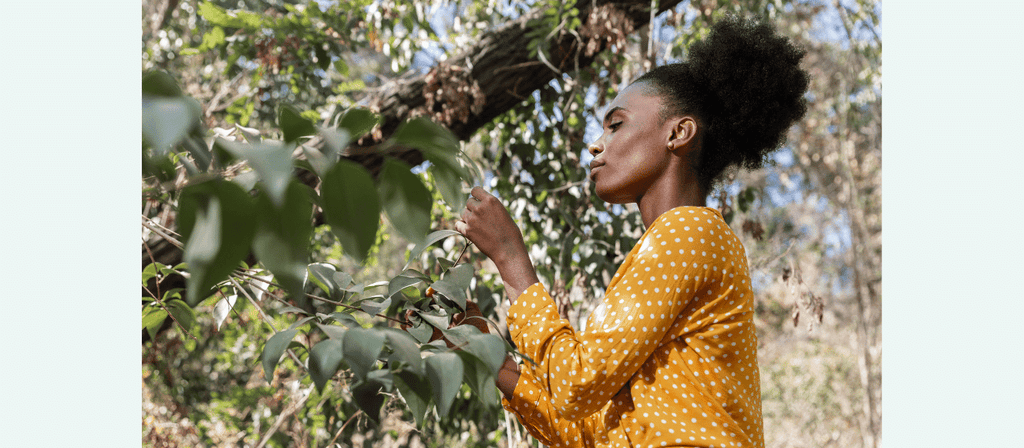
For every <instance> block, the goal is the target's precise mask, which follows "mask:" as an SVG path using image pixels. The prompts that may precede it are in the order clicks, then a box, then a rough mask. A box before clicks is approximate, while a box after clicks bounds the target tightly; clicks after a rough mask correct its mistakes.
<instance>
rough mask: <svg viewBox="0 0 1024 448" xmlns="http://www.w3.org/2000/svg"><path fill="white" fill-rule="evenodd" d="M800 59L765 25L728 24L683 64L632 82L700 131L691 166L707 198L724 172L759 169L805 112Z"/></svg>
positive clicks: (701, 43)
mask: <svg viewBox="0 0 1024 448" xmlns="http://www.w3.org/2000/svg"><path fill="white" fill-rule="evenodd" d="M803 55H804V51H803V50H801V49H799V48H797V47H795V46H794V45H793V44H792V43H791V42H790V41H789V39H787V38H785V37H783V36H780V35H778V34H777V33H776V32H775V29H774V28H773V27H772V26H771V25H770V24H767V23H763V22H759V21H756V20H753V19H745V18H740V17H735V16H731V17H727V18H724V19H721V20H719V21H718V22H717V23H715V24H714V25H713V26H712V28H711V32H710V34H709V35H708V36H707V37H706V38H704V39H702V40H700V41H698V42H695V43H694V44H692V45H691V46H690V48H689V54H688V57H687V60H686V62H684V63H681V64H671V65H666V66H662V67H658V68H655V69H654V70H652V71H651V72H648V73H647V74H645V75H644V76H641V77H640V79H638V80H637V81H641V80H644V81H649V82H653V83H654V84H655V86H656V87H657V88H658V89H659V90H661V91H662V92H663V93H664V94H667V96H668V97H669V98H666V100H667V101H666V103H667V105H668V106H669V108H670V109H672V110H671V111H670V112H672V113H693V114H695V115H696V116H697V117H698V121H699V122H700V124H701V125H702V127H703V131H704V135H703V146H702V151H701V155H700V159H699V161H698V163H697V167H696V169H697V173H698V176H699V178H700V184H701V187H702V188H704V189H705V191H707V190H710V187H711V185H712V184H713V183H714V181H715V179H716V178H717V177H718V176H719V175H720V174H721V173H722V171H723V170H725V168H726V167H728V166H730V165H739V166H743V167H746V168H759V167H761V166H762V165H763V164H764V161H765V159H766V158H767V156H768V154H770V153H771V152H772V151H774V150H776V149H778V148H779V147H780V146H782V144H783V143H784V142H785V138H786V131H787V130H788V129H789V127H790V126H791V125H792V124H793V122H795V121H796V120H798V119H800V117H802V116H803V115H804V112H806V110H807V105H806V101H805V100H804V92H805V91H806V90H807V85H808V81H809V80H808V76H807V73H806V72H805V71H803V70H802V69H800V67H799V64H800V59H801V58H802V57H803Z"/></svg>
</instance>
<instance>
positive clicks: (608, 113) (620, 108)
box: [602, 106, 626, 123]
mask: <svg viewBox="0 0 1024 448" xmlns="http://www.w3.org/2000/svg"><path fill="white" fill-rule="evenodd" d="M619 110H626V108H625V107H622V106H615V107H613V108H611V109H609V110H608V112H605V114H604V121H602V123H607V122H608V119H610V118H611V117H612V114H614V113H615V112H616V111H619Z"/></svg>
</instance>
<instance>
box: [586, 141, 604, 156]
mask: <svg viewBox="0 0 1024 448" xmlns="http://www.w3.org/2000/svg"><path fill="white" fill-rule="evenodd" d="M587 151H589V152H590V155H592V156H594V157H597V155H598V154H600V153H601V152H602V151H604V150H603V149H601V147H600V146H598V145H597V142H594V143H591V144H590V146H587Z"/></svg>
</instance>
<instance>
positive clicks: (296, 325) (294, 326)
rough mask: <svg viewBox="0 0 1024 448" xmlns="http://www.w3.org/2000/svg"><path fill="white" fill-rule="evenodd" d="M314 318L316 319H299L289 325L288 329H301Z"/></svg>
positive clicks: (311, 317) (310, 317)
mask: <svg viewBox="0 0 1024 448" xmlns="http://www.w3.org/2000/svg"><path fill="white" fill-rule="evenodd" d="M315 318H316V317H315V316H309V317H303V318H302V319H299V320H297V321H295V322H294V323H292V324H291V325H289V326H288V329H289V330H294V329H297V328H301V327H302V326H303V325H306V324H307V323H309V321H311V320H313V319H315Z"/></svg>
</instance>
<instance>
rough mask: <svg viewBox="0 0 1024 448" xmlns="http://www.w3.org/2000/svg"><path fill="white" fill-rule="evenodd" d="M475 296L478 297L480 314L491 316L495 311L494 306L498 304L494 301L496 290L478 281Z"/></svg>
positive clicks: (477, 302)
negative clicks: (493, 290)
mask: <svg viewBox="0 0 1024 448" xmlns="http://www.w3.org/2000/svg"><path fill="white" fill-rule="evenodd" d="M473 296H474V298H475V299H476V304H477V307H479V308H480V314H483V315H484V316H490V315H491V312H492V311H494V307H495V306H497V305H498V304H497V303H496V302H495V301H494V292H492V291H491V289H490V288H488V287H487V286H486V285H484V284H483V283H482V282H477V283H476V289H475V290H474V291H473Z"/></svg>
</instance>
